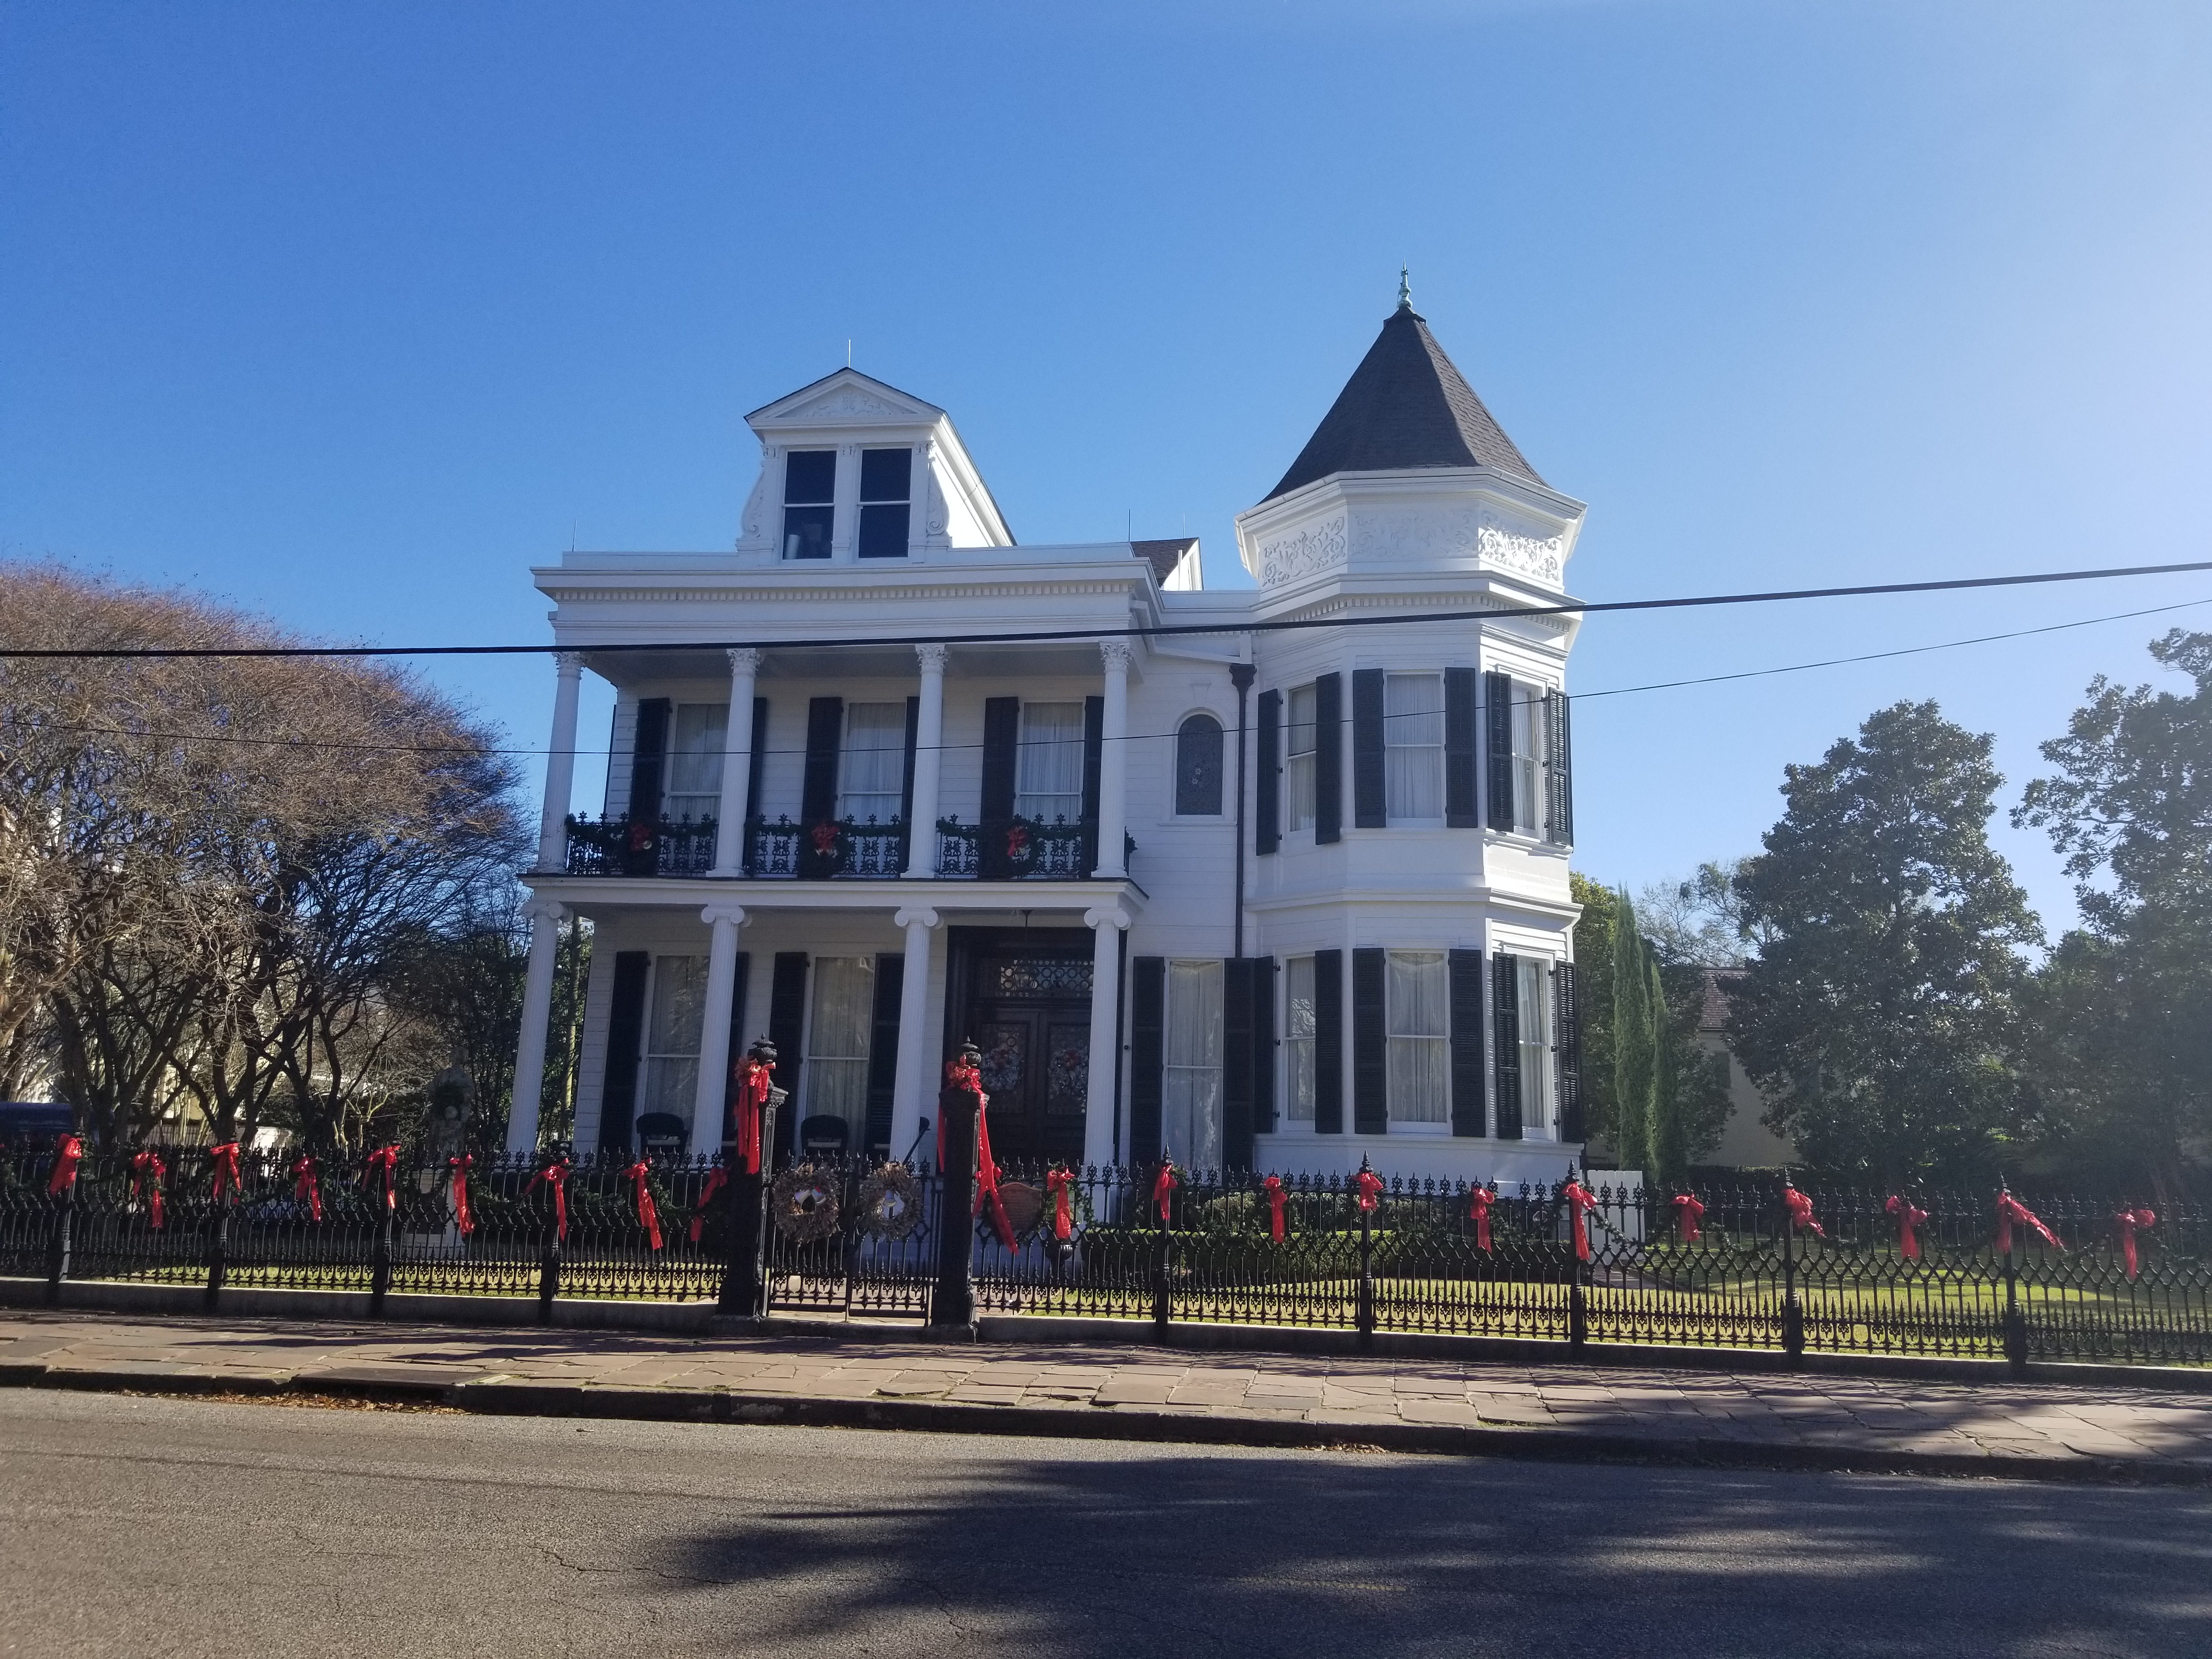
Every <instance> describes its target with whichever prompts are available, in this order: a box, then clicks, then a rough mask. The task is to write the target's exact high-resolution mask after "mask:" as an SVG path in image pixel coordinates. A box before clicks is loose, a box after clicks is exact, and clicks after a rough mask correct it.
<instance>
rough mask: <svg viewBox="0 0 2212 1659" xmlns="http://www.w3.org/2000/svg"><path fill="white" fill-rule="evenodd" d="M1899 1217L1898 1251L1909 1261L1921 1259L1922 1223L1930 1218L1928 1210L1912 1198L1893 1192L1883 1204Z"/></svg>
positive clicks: (1884, 1207)
mask: <svg viewBox="0 0 2212 1659" xmlns="http://www.w3.org/2000/svg"><path fill="white" fill-rule="evenodd" d="M1881 1207H1882V1208H1883V1209H1885V1210H1887V1211H1888V1212H1890V1214H1892V1215H1893V1216H1895V1217H1896V1218H1897V1253H1898V1254H1899V1255H1901V1256H1903V1257H1904V1258H1905V1260H1906V1261H1919V1260H1920V1234H1919V1233H1918V1231H1917V1228H1918V1227H1919V1225H1920V1224H1921V1223H1922V1222H1923V1221H1925V1220H1927V1219H1928V1212H1927V1211H1925V1210H1923V1209H1922V1208H1920V1207H1919V1206H1917V1205H1916V1204H1915V1203H1914V1202H1913V1201H1912V1200H1911V1199H1909V1198H1905V1197H1903V1196H1902V1195H1900V1194H1891V1195H1890V1197H1889V1200H1888V1201H1887V1203H1885V1204H1883V1206H1881Z"/></svg>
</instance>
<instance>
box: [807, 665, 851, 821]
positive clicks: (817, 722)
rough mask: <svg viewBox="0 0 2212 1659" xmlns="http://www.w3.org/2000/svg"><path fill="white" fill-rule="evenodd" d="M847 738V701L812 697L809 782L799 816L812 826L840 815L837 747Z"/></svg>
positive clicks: (810, 708)
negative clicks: (838, 811)
mask: <svg viewBox="0 0 2212 1659" xmlns="http://www.w3.org/2000/svg"><path fill="white" fill-rule="evenodd" d="M844 741H845V700H844V698H842V697H810V698H809V699H807V703H806V781H805V783H804V785H802V786H801V787H800V791H799V820H800V822H801V823H805V824H806V825H808V826H809V827H810V828H811V827H812V826H813V825H815V824H817V823H821V822H822V821H823V819H824V818H834V817H836V816H837V750H838V749H839V748H840V747H841V746H842V744H843V743H844Z"/></svg>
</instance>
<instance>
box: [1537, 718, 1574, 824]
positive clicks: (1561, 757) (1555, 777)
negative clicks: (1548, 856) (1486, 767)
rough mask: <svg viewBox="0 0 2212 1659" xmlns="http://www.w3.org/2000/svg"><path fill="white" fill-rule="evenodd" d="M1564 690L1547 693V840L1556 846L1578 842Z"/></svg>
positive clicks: (1545, 722)
mask: <svg viewBox="0 0 2212 1659" xmlns="http://www.w3.org/2000/svg"><path fill="white" fill-rule="evenodd" d="M1568 710H1569V704H1568V702H1567V696H1566V693H1565V692H1564V691H1547V692H1546V693H1545V694H1544V787H1545V791H1546V793H1547V795H1548V797H1549V799H1547V801H1546V803H1545V805H1546V808H1547V811H1546V812H1545V818H1546V823H1545V825H1544V839H1545V840H1546V841H1548V842H1552V843H1553V845H1554V846H1557V847H1572V846H1573V845H1574V844H1575V757H1574V741H1573V732H1572V731H1571V726H1572V724H1573V722H1572V720H1571V716H1570V714H1569V712H1568Z"/></svg>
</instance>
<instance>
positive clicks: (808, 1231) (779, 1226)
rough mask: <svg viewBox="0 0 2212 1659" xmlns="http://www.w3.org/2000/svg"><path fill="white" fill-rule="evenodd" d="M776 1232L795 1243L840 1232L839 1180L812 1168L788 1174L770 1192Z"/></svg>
mask: <svg viewBox="0 0 2212 1659" xmlns="http://www.w3.org/2000/svg"><path fill="white" fill-rule="evenodd" d="M769 1214H770V1215H771V1216H773V1217H774V1218H775V1230H776V1231H778V1232H780V1233H781V1234H782V1235H783V1236H784V1237H786V1238H788V1239H790V1240H792V1241H793V1243H799V1244H805V1243H809V1242H811V1240H814V1239H817V1238H827V1237H829V1235H830V1234H832V1233H834V1232H836V1231H837V1178H836V1176H834V1175H825V1174H823V1172H822V1171H821V1170H817V1169H816V1168H815V1167H814V1166H813V1165H812V1164H799V1165H798V1166H797V1167H796V1168H794V1169H789V1170H785V1171H784V1172H783V1173H782V1174H781V1175H780V1176H777V1177H776V1178H775V1186H773V1187H771V1188H769Z"/></svg>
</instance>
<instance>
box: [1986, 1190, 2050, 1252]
mask: <svg viewBox="0 0 2212 1659" xmlns="http://www.w3.org/2000/svg"><path fill="white" fill-rule="evenodd" d="M2015 1221H2017V1222H2018V1223H2020V1225H2021V1226H2023V1227H2026V1228H2027V1229H2029V1230H2030V1231H2033V1232H2034V1233H2035V1234H2036V1235H2037V1236H2038V1237H2040V1238H2041V1239H2042V1240H2043V1242H2044V1243H2046V1244H2048V1245H2051V1247H2052V1248H2053V1249H2061V1250H2063V1249H2065V1248H2066V1246H2065V1243H2063V1241H2062V1240H2061V1239H2060V1238H2059V1237H2058V1235H2057V1233H2054V1232H2052V1231H2051V1229H2050V1228H2048V1227H2046V1226H2045V1225H2043V1223H2042V1221H2041V1220H2040V1219H2039V1218H2038V1217H2037V1215H2036V1213H2035V1212H2034V1211H2033V1210H2031V1209H2029V1208H2028V1207H2027V1205H2025V1204H2023V1203H2021V1201H2020V1200H2018V1199H2016V1198H2015V1197H2014V1196H2013V1195H2012V1194H2010V1193H1999V1194H1997V1251H1998V1254H2000V1255H2010V1254H2011V1252H2012V1224H2013V1223H2014V1222H2015Z"/></svg>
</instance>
